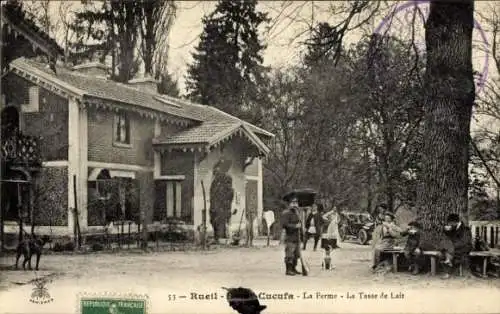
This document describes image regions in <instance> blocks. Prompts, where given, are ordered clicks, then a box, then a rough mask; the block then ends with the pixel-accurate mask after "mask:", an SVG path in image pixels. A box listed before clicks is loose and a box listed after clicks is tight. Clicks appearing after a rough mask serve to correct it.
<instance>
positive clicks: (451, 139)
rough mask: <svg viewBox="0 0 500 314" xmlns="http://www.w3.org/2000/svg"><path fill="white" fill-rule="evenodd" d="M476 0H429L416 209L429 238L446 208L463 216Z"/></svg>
mask: <svg viewBox="0 0 500 314" xmlns="http://www.w3.org/2000/svg"><path fill="white" fill-rule="evenodd" d="M473 11H474V2H473V1H472V0H468V1H453V2H440V1H432V2H431V3H430V11H429V17H428V19H427V22H426V31H425V41H426V49H427V64H426V71H425V80H424V84H425V88H424V90H425V91H426V93H425V100H424V127H423V146H422V158H421V161H422V169H421V170H422V171H421V183H420V187H419V190H418V210H419V212H418V215H419V218H420V219H421V220H422V222H423V228H424V230H425V232H424V234H425V235H426V236H428V237H429V240H430V242H431V243H436V241H437V240H438V239H439V238H441V237H442V234H441V232H442V231H441V225H442V224H443V223H444V221H445V219H446V216H447V215H448V214H449V213H460V215H461V216H462V218H463V219H464V220H465V222H467V220H468V215H467V209H468V195H467V192H468V162H469V134H470V119H471V115H472V107H473V104H474V99H475V88H474V81H473V79H474V77H473V71H472V29H473V26H474V21H473Z"/></svg>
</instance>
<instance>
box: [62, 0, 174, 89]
mask: <svg viewBox="0 0 500 314" xmlns="http://www.w3.org/2000/svg"><path fill="white" fill-rule="evenodd" d="M175 11H176V6H175V5H174V3H173V1H159V0H158V1H156V0H153V1H147V0H144V1H118V0H106V1H103V3H102V6H101V7H95V6H94V4H93V3H88V4H86V9H85V10H83V11H81V12H78V13H76V19H75V21H74V23H73V25H72V29H73V31H75V33H76V34H77V40H76V42H75V43H74V44H73V50H75V53H74V55H75V57H76V59H88V58H92V57H93V56H95V54H96V53H98V52H101V53H102V55H101V56H100V57H101V61H103V60H104V58H105V57H106V56H108V55H109V56H111V59H112V66H111V67H112V79H114V80H116V81H119V82H127V81H128V80H130V79H132V78H134V76H135V75H136V74H137V73H138V71H139V67H140V63H141V62H142V63H143V64H144V70H145V74H146V75H150V76H153V77H155V78H160V76H161V75H162V74H166V73H167V72H166V64H167V58H168V35H169V31H170V29H171V26H172V25H173V20H174V18H175Z"/></svg>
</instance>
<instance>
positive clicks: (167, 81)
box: [158, 72, 181, 97]
mask: <svg viewBox="0 0 500 314" xmlns="http://www.w3.org/2000/svg"><path fill="white" fill-rule="evenodd" d="M158 93H160V94H164V95H168V96H172V97H179V95H180V93H181V92H180V90H179V86H178V81H177V80H174V79H173V78H172V74H170V73H168V72H165V73H163V74H161V75H160V83H159V84H158Z"/></svg>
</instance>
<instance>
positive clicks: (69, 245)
mask: <svg viewBox="0 0 500 314" xmlns="http://www.w3.org/2000/svg"><path fill="white" fill-rule="evenodd" d="M74 249H75V243H74V242H73V241H71V240H70V239H67V238H64V239H61V240H59V241H57V242H55V243H54V247H53V248H52V250H53V251H54V252H67V251H73V250H74Z"/></svg>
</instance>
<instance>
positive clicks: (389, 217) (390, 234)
mask: <svg viewBox="0 0 500 314" xmlns="http://www.w3.org/2000/svg"><path fill="white" fill-rule="evenodd" d="M401 232H402V229H401V228H400V227H398V226H397V225H396V224H395V222H394V214H393V213H391V212H389V211H386V212H385V213H384V222H382V223H381V224H379V225H378V226H377V227H376V228H375V230H374V231H373V248H374V250H373V265H372V269H373V270H376V269H377V266H379V264H380V263H381V262H382V261H381V256H382V252H383V251H384V250H388V249H392V248H393V247H394V243H395V240H396V238H398V237H400V236H401Z"/></svg>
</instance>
